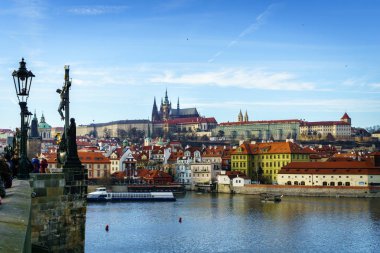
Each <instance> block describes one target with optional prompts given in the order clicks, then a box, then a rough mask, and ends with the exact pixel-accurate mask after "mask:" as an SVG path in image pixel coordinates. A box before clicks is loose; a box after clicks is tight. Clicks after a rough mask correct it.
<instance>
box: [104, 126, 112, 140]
mask: <svg viewBox="0 0 380 253" xmlns="http://www.w3.org/2000/svg"><path fill="white" fill-rule="evenodd" d="M103 137H104V138H106V139H109V138H110V137H111V130H110V129H108V128H104V130H103Z"/></svg>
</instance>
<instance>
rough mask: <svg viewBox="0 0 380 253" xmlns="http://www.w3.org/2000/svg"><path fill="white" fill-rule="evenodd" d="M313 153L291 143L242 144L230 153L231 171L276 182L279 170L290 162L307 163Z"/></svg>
mask: <svg viewBox="0 0 380 253" xmlns="http://www.w3.org/2000/svg"><path fill="white" fill-rule="evenodd" d="M314 153H315V152H314V151H312V150H311V149H309V148H302V147H301V146H299V145H298V144H296V143H293V142H290V141H289V142H268V143H255V142H252V143H248V142H244V143H243V144H241V145H240V146H239V147H238V148H237V149H235V150H234V151H232V152H231V170H232V171H240V172H242V173H244V174H245V175H247V176H248V177H249V178H252V179H255V180H257V179H258V177H259V174H261V175H262V176H263V177H264V178H266V179H267V180H268V181H270V182H277V179H278V177H277V174H278V172H279V171H280V169H281V168H282V167H283V166H285V165H287V164H288V163H290V162H308V161H310V155H311V154H314Z"/></svg>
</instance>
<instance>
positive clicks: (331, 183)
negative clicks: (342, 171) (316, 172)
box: [286, 181, 350, 186]
mask: <svg viewBox="0 0 380 253" xmlns="http://www.w3.org/2000/svg"><path fill="white" fill-rule="evenodd" d="M309 183H311V182H310V181H309ZM286 184H287V185H292V181H288V182H287V183H286ZM316 184H318V181H316ZM293 185H305V181H301V182H298V181H294V182H293ZM322 185H323V186H328V185H330V186H335V182H330V184H328V182H326V181H323V182H322ZM343 185H345V186H350V182H344V183H343V182H338V183H337V186H343Z"/></svg>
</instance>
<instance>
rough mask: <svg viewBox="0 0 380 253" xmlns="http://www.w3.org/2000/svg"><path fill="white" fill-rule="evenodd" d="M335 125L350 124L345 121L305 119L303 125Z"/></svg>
mask: <svg viewBox="0 0 380 253" xmlns="http://www.w3.org/2000/svg"><path fill="white" fill-rule="evenodd" d="M322 125H323V126H334V125H350V124H349V123H347V122H344V121H315V122H307V121H303V122H302V123H301V126H322Z"/></svg>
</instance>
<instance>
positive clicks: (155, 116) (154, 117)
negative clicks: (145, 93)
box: [152, 97, 160, 122]
mask: <svg viewBox="0 0 380 253" xmlns="http://www.w3.org/2000/svg"><path fill="white" fill-rule="evenodd" d="M156 121H160V115H158V110H157V104H156V97H154V102H153V109H152V122H156Z"/></svg>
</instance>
